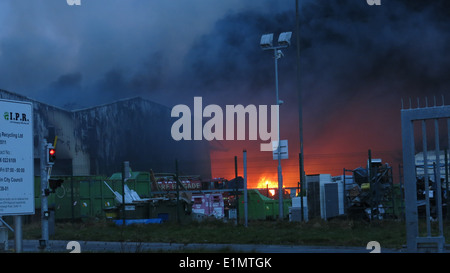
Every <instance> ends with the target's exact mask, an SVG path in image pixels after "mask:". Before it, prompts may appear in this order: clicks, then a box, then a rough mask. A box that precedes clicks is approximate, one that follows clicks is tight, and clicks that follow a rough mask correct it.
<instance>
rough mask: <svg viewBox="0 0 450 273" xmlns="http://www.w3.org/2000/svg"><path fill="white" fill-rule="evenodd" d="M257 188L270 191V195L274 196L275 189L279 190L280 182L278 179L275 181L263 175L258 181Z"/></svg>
mask: <svg viewBox="0 0 450 273" xmlns="http://www.w3.org/2000/svg"><path fill="white" fill-rule="evenodd" d="M256 188H258V189H269V193H270V195H271V196H274V195H275V189H277V188H278V181H277V179H274V178H272V177H270V176H267V175H262V176H261V177H260V178H259V180H258V184H257V185H256ZM283 188H284V185H283Z"/></svg>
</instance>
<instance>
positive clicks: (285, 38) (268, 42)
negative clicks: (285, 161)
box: [260, 32, 292, 220]
mask: <svg viewBox="0 0 450 273" xmlns="http://www.w3.org/2000/svg"><path fill="white" fill-rule="evenodd" d="M291 36H292V32H283V33H281V34H280V35H279V36H278V45H277V46H274V45H273V33H270V34H264V35H262V36H261V41H260V46H261V49H262V50H273V56H274V59H275V92H276V103H277V105H278V112H277V121H278V122H277V137H278V145H277V154H278V208H279V219H280V220H283V217H284V216H283V173H282V169H281V147H280V146H281V145H280V144H281V139H280V105H281V103H282V101H281V100H280V99H279V98H278V59H280V58H281V57H283V52H282V51H281V49H282V48H288V47H289V46H290V44H291Z"/></svg>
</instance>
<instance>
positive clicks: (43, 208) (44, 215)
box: [39, 138, 49, 249]
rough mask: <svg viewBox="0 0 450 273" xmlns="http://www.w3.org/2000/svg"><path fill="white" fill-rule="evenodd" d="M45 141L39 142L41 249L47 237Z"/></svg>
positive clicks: (44, 246)
mask: <svg viewBox="0 0 450 273" xmlns="http://www.w3.org/2000/svg"><path fill="white" fill-rule="evenodd" d="M47 158H48V155H47V140H46V139H45V138H42V140H41V160H40V168H41V230H42V238H41V240H40V241H39V246H40V248H42V249H45V248H46V247H47V243H48V239H49V235H48V217H49V213H48V200H47V191H48V189H47V185H48V167H49V166H48V164H47Z"/></svg>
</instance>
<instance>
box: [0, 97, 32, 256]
mask: <svg viewBox="0 0 450 273" xmlns="http://www.w3.org/2000/svg"><path fill="white" fill-rule="evenodd" d="M0 115H1V116H0V216H5V215H13V216H15V217H14V219H15V233H16V234H15V240H16V242H15V245H16V251H17V252H20V251H21V250H22V247H21V246H22V234H21V233H22V228H21V226H22V219H21V216H22V215H30V214H34V210H35V209H34V156H33V105H32V103H30V102H22V101H11V100H3V99H1V100H0Z"/></svg>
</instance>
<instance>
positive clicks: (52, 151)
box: [47, 144, 56, 165]
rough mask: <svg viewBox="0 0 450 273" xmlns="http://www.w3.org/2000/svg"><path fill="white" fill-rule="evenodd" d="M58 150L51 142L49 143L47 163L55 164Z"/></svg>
mask: <svg viewBox="0 0 450 273" xmlns="http://www.w3.org/2000/svg"><path fill="white" fill-rule="evenodd" d="M55 159H56V150H55V148H54V147H53V145H51V144H47V165H53V164H55Z"/></svg>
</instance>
